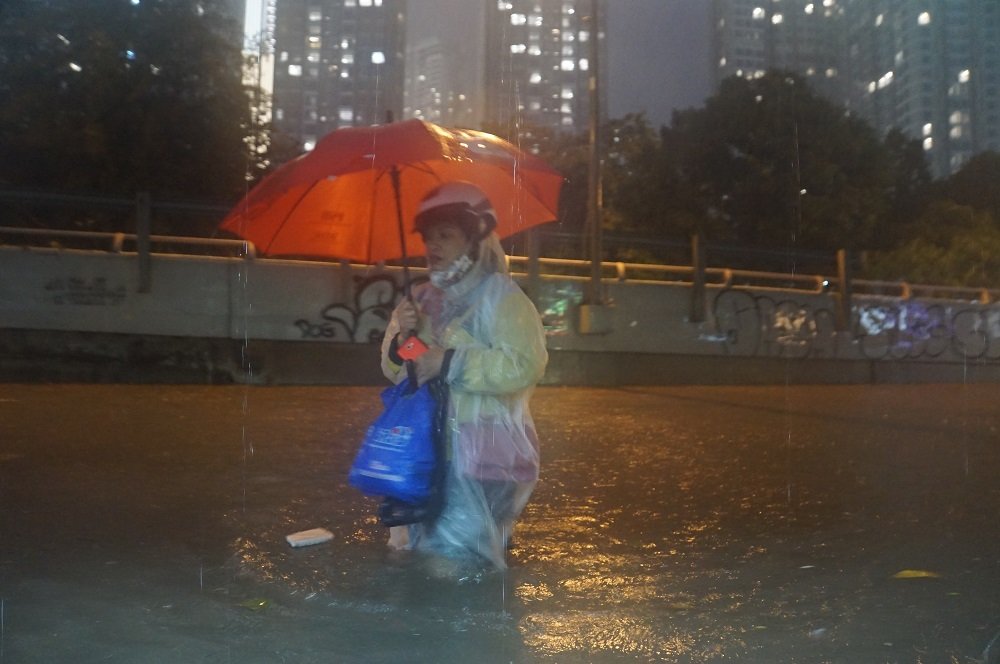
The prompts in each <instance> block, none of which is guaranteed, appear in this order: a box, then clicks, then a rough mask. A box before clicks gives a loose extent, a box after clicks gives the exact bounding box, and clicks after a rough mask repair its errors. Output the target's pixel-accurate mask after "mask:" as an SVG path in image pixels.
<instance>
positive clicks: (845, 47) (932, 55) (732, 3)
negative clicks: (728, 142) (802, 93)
mask: <svg viewBox="0 0 1000 664" xmlns="http://www.w3.org/2000/svg"><path fill="white" fill-rule="evenodd" d="M713 11H714V19H715V47H714V48H715V56H716V79H717V81H721V80H722V79H723V78H725V77H727V76H733V75H736V76H744V77H748V78H753V77H756V76H761V75H763V72H764V71H766V70H768V69H785V70H789V71H794V72H796V73H797V74H799V75H802V76H803V77H804V78H805V79H806V80H808V81H809V83H810V84H811V85H812V86H813V87H814V89H815V90H816V91H817V92H819V93H820V94H822V95H824V96H826V97H827V98H828V99H830V100H831V101H832V102H834V103H836V104H840V105H842V106H844V107H845V108H846V109H847V110H849V111H850V112H852V113H856V114H857V115H859V116H860V117H863V118H864V119H866V120H867V121H868V122H870V123H871V124H872V126H874V127H875V128H876V129H877V130H878V131H880V132H881V133H883V134H884V133H886V132H888V131H889V130H890V129H893V128H896V129H899V130H901V131H902V132H904V133H905V134H906V135H908V136H909V137H911V138H914V139H918V140H920V141H922V143H923V146H924V150H925V152H926V154H927V158H928V162H929V164H930V166H931V171H932V172H933V173H934V175H935V176H938V177H941V176H946V175H948V174H950V173H954V172H955V171H956V170H958V169H959V168H961V166H962V164H964V163H965V162H966V161H968V159H969V157H971V156H972V155H974V154H976V153H978V152H982V151H985V150H998V149H1000V2H998V0H813V1H809V0H714V3H713Z"/></svg>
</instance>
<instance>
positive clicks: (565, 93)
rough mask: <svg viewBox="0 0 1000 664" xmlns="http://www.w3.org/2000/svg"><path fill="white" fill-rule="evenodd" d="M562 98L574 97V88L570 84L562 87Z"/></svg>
mask: <svg viewBox="0 0 1000 664" xmlns="http://www.w3.org/2000/svg"><path fill="white" fill-rule="evenodd" d="M562 98H563V99H572V98H573V88H571V87H570V86H568V85H564V86H563V89H562Z"/></svg>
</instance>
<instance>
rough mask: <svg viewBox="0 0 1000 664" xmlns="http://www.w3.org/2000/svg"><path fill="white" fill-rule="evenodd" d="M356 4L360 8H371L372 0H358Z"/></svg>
mask: <svg viewBox="0 0 1000 664" xmlns="http://www.w3.org/2000/svg"><path fill="white" fill-rule="evenodd" d="M358 4H359V5H361V6H362V7H371V6H372V0H358Z"/></svg>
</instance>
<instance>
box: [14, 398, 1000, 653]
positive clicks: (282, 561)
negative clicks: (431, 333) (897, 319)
mask: <svg viewBox="0 0 1000 664" xmlns="http://www.w3.org/2000/svg"><path fill="white" fill-rule="evenodd" d="M533 403H534V410H535V415H536V420H537V422H538V428H539V431H540V435H541V438H542V445H543V469H542V480H541V482H540V483H539V486H538V489H537V490H536V492H535V495H534V497H533V500H532V502H531V503H530V504H529V506H528V509H527V510H526V512H525V514H524V517H523V519H522V521H521V523H520V525H519V527H518V529H517V531H516V534H515V543H514V544H515V545H514V548H513V550H512V551H511V552H510V556H509V558H510V560H509V562H510V567H509V569H507V570H506V571H504V572H496V571H492V572H491V571H482V570H468V569H453V568H451V567H450V566H449V565H448V564H447V563H446V562H445V561H440V560H435V559H431V558H425V557H422V556H419V555H415V554H412V553H392V552H389V551H388V550H387V549H386V547H385V545H384V539H385V532H384V530H383V529H382V528H380V527H379V526H378V524H377V523H376V521H375V519H374V518H373V516H372V513H373V508H374V504H373V501H371V500H369V499H366V498H363V497H362V496H360V495H359V494H358V493H357V492H356V491H354V490H353V489H352V488H350V487H349V486H347V484H346V481H345V476H346V471H347V467H348V465H349V463H350V460H351V458H352V456H353V453H354V450H355V448H356V445H357V443H358V441H359V440H360V437H361V434H362V432H363V430H364V429H365V427H366V426H367V424H368V423H369V421H370V420H371V419H372V418H373V417H374V415H375V413H376V409H377V407H378V390H377V389H375V388H330V387H310V388H292V387H283V388H277V387H276V388H271V387H242V386H236V387H192V386H137V385H11V384H7V385H0V506H2V512H0V662H2V663H3V664H7V663H11V664H14V663H20V662H74V663H77V662H183V663H190V662H213V663H218V662H241V663H242V662H392V663H394V664H398V663H400V662H475V663H476V664H488V663H492V662H498V663H499V662H651V661H658V662H659V661H663V662H724V661H739V662H768V663H772V662H809V663H813V662H845V663H855V662H864V663H867V662H876V663H883V662H884V663H897V662H898V663H903V662H905V663H915V662H919V663H924V664H930V663H938V662H955V663H960V664H970V663H972V662H977V661H983V660H984V659H988V660H990V662H991V664H992V662H995V661H996V658H997V657H998V656H1000V655H998V654H997V652H996V650H997V648H1000V645H994V646H992V647H990V646H989V644H990V642H991V640H992V639H994V636H995V635H996V634H997V632H998V631H1000V408H998V404H1000V388H998V387H997V386H985V385H967V386H966V385H950V386H835V387H801V386H788V387H782V386H778V387H655V388H654V387H643V388H621V389H583V388H555V387H548V388H542V389H539V390H538V392H537V393H536V396H535V399H534V402H533ZM314 527H325V528H328V529H330V530H331V531H332V532H333V533H334V539H333V541H332V542H328V543H325V544H320V545H316V546H312V547H307V548H302V549H292V548H291V547H289V546H288V545H287V543H286V542H285V540H284V537H285V535H287V534H288V533H291V532H294V531H298V530H304V529H307V528H314Z"/></svg>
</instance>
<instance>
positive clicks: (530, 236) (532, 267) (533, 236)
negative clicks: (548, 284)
mask: <svg viewBox="0 0 1000 664" xmlns="http://www.w3.org/2000/svg"><path fill="white" fill-rule="evenodd" d="M539 244H540V242H539V238H538V229H536V228H532V229H529V230H528V233H527V247H526V248H527V250H528V297H530V298H531V300H532V301H533V302H534V303H535V305H536V306H537V305H538V295H539V293H538V285H539V282H540V274H541V270H540V268H539V265H538V257H539V254H540V253H541V249H540V247H539Z"/></svg>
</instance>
